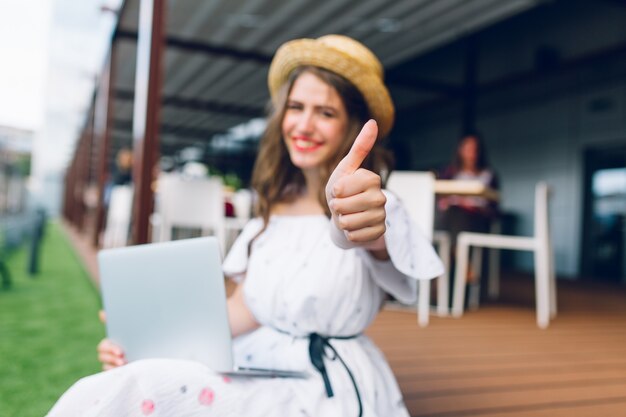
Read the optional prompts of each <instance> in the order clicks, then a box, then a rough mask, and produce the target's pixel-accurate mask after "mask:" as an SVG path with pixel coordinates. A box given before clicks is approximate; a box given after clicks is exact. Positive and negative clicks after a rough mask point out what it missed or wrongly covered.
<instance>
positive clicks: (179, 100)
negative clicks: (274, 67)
mask: <svg viewBox="0 0 626 417" xmlns="http://www.w3.org/2000/svg"><path fill="white" fill-rule="evenodd" d="M134 96H135V93H134V91H131V90H123V89H117V90H115V99H116V100H129V101H130V100H133V99H134ZM161 103H162V104H163V106H167V107H174V108H177V109H185V110H197V111H204V112H210V113H222V114H229V115H235V116H242V117H262V116H263V115H264V114H265V112H264V109H263V107H255V106H245V105H239V104H229V103H220V102H218V101H213V100H199V99H194V98H184V97H179V96H163V97H162V100H161Z"/></svg>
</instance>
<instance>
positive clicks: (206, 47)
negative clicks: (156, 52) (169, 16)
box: [113, 29, 272, 65]
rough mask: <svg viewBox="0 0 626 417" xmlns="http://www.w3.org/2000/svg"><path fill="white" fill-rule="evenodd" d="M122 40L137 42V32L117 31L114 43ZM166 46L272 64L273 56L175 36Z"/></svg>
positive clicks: (166, 39)
mask: <svg viewBox="0 0 626 417" xmlns="http://www.w3.org/2000/svg"><path fill="white" fill-rule="evenodd" d="M121 39H124V40H129V41H133V42H137V32H133V31H128V30H123V29H120V30H117V31H116V32H115V33H114V34H113V41H116V40H121ZM165 45H166V46H167V48H173V49H179V50H182V51H188V52H194V53H204V54H209V55H220V56H225V57H229V58H234V59H238V60H245V61H254V62H257V63H259V64H263V65H269V63H270V62H272V55H265V54H261V53H258V52H254V51H245V50H241V49H237V48H231V47H228V46H221V45H214V44H210V43H207V42H202V41H197V40H192V39H182V38H178V37H175V36H167V37H166V38H165Z"/></svg>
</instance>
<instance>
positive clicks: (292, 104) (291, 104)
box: [287, 103, 302, 110]
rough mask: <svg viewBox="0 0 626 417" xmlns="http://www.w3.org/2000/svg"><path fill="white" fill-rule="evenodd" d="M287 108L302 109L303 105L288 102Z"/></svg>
mask: <svg viewBox="0 0 626 417" xmlns="http://www.w3.org/2000/svg"><path fill="white" fill-rule="evenodd" d="M287 109H288V110H301V109H302V105H300V104H298V103H287Z"/></svg>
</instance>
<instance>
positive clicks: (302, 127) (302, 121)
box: [297, 111, 314, 133]
mask: <svg viewBox="0 0 626 417" xmlns="http://www.w3.org/2000/svg"><path fill="white" fill-rule="evenodd" d="M313 126H314V115H313V112H310V111H303V112H302V113H300V117H299V118H298V123H297V128H298V130H299V131H300V132H302V133H310V132H311V131H312V130H313Z"/></svg>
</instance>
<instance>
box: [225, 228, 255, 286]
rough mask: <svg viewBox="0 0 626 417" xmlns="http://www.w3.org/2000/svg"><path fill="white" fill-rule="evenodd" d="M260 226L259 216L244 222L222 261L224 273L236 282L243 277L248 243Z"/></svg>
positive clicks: (246, 262) (246, 264) (246, 261)
mask: <svg viewBox="0 0 626 417" xmlns="http://www.w3.org/2000/svg"><path fill="white" fill-rule="evenodd" d="M262 228H263V220H262V219H261V218H255V219H252V220H250V221H249V222H248V223H246V225H245V226H244V228H243V230H242V231H241V233H240V234H239V236H238V237H237V239H236V240H235V242H234V243H233V246H231V248H230V250H229V251H228V255H226V258H225V259H224V262H223V263H222V270H223V271H224V275H226V276H227V277H229V278H231V279H233V280H234V281H236V282H240V281H241V280H242V279H243V278H244V277H245V275H246V271H247V269H248V245H249V244H250V241H251V240H252V239H254V237H255V236H256V235H257V234H258V233H259V232H260V231H261V229H262Z"/></svg>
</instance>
